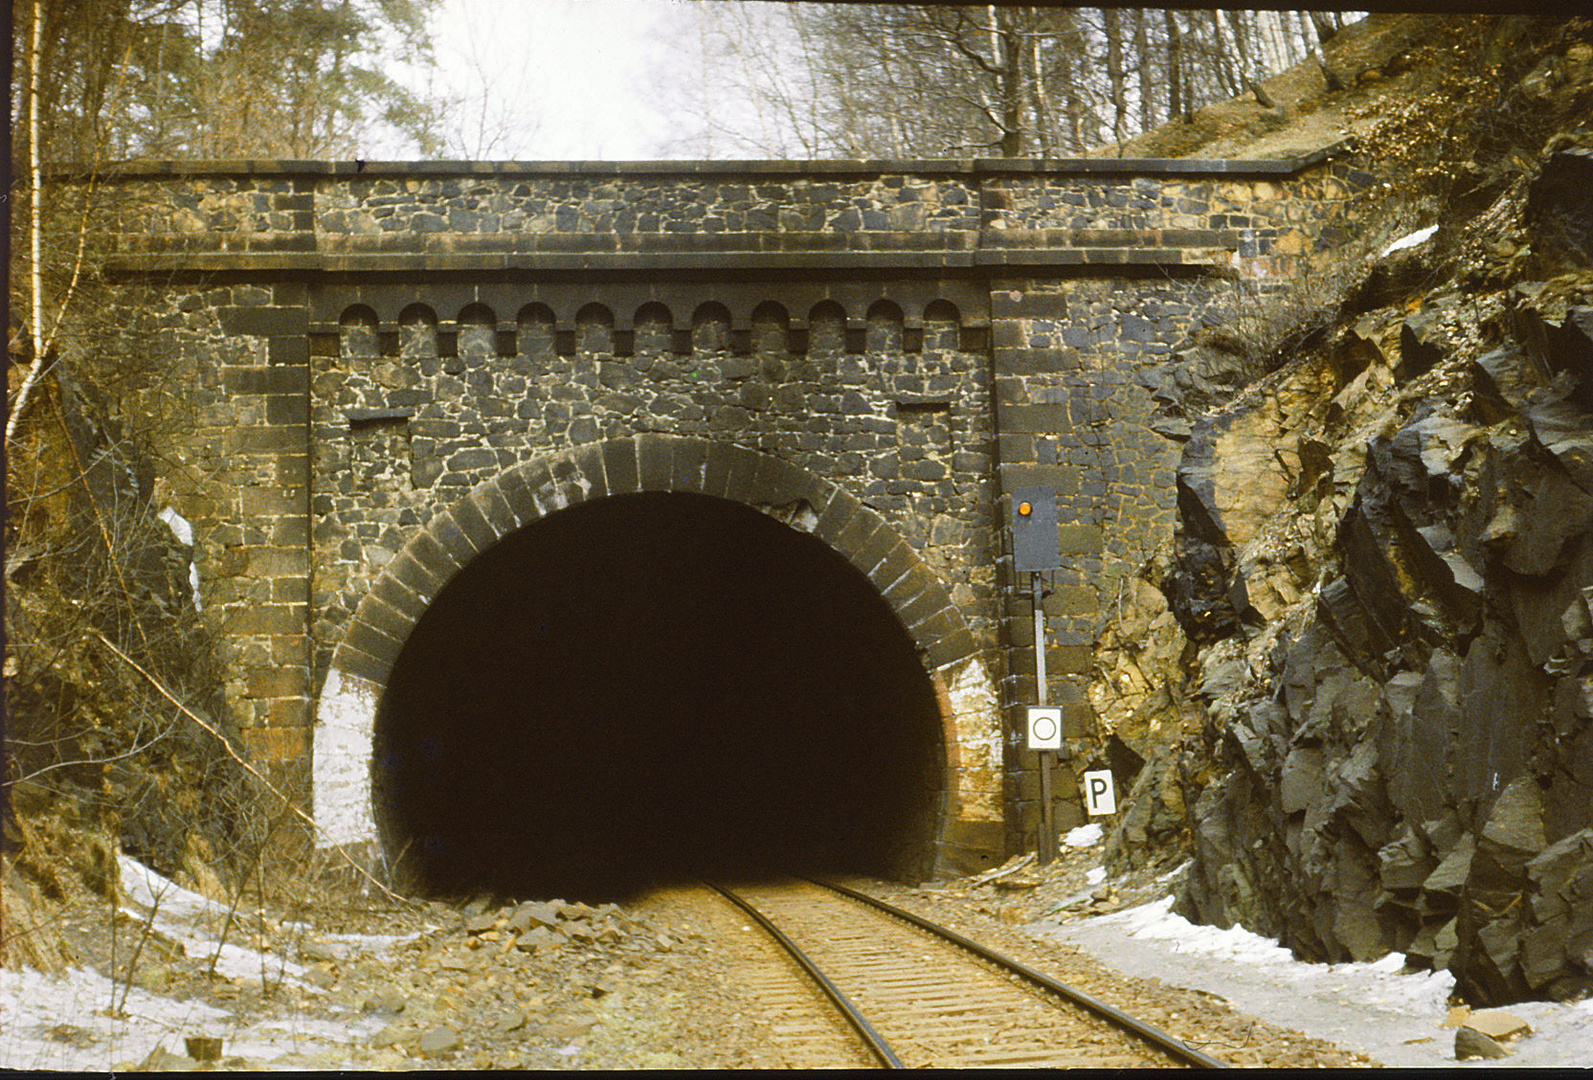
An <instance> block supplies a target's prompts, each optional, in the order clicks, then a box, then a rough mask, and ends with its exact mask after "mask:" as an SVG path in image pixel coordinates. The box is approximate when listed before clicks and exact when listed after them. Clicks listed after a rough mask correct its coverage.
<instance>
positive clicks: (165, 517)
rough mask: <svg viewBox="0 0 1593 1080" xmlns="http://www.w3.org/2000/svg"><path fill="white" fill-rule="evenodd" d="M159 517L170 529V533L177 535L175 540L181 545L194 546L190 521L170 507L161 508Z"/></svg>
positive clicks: (192, 528)
mask: <svg viewBox="0 0 1593 1080" xmlns="http://www.w3.org/2000/svg"><path fill="white" fill-rule="evenodd" d="M159 517H160V519H161V520H162V521H164V522H165V523H166V525H167V527H168V528H170V529H171V531H172V535H173V536H175V537H177V542H178V543H179V544H181V545H182V546H183V547H193V546H194V527H193V524H192V523H191V522H189V520H188V519H187V518H185V517H183V516H182V515H181V514H179V513H178V512H177V511H175V510H173V509H172V508H171V507H169V506H168V507H166V508H164V509H163V510H161V512H160V514H159Z"/></svg>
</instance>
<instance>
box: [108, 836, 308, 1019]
mask: <svg viewBox="0 0 1593 1080" xmlns="http://www.w3.org/2000/svg"><path fill="white" fill-rule="evenodd" d="M117 861H118V863H119V864H120V866H121V872H122V895H123V896H124V897H126V898H127V899H128V900H130V901H131V902H132V903H133V905H134V907H131V908H124V909H123V910H124V911H126V912H127V914H128V915H130V916H132V917H133V918H134V919H135V920H138V921H140V922H142V921H143V920H144V919H146V918H150V913H151V912H153V919H152V922H153V925H154V927H155V929H156V930H158V931H160V932H161V933H162V934H165V935H166V936H167V937H169V938H171V939H172V940H174V941H177V942H180V943H181V944H182V946H183V951H184V953H185V954H186V955H188V956H191V957H195V958H198V959H202V960H205V961H206V962H208V961H209V960H210V959H211V958H212V957H214V959H215V966H216V973H217V974H219V975H224V976H226V977H227V978H229V979H241V980H248V979H259V978H261V977H262V976H263V977H264V978H265V979H266V980H268V981H270V982H279V981H286V982H289V983H291V984H293V985H295V986H299V987H302V988H304V989H308V990H311V991H315V990H316V989H317V988H316V987H313V986H311V985H309V984H307V983H305V982H303V981H302V979H301V978H300V977H301V976H302V975H303V974H304V968H303V967H302V966H301V965H299V964H295V963H293V962H292V961H289V960H286V959H284V958H282V957H272V956H267V955H265V954H263V953H261V952H259V951H258V950H255V949H250V948H247V947H245V946H242V945H238V944H236V943H234V942H230V941H229V942H227V943H225V944H221V928H222V926H223V925H225V922H226V920H227V919H228V918H229V917H230V912H229V910H228V908H227V906H226V905H225V904H221V903H218V902H217V901H215V900H211V899H210V898H209V897H207V896H201V895H200V894H199V893H196V892H193V891H191V890H189V889H185V888H183V887H182V886H181V885H179V884H177V883H176V882H175V881H172V880H171V879H170V878H167V877H164V876H162V875H161V874H159V873H157V872H156V871H154V870H151V869H150V868H149V867H147V866H145V865H144V864H143V863H141V862H139V861H138V860H136V859H130V858H128V857H127V856H126V855H122V854H120V853H118V854H117ZM138 909H142V910H138Z"/></svg>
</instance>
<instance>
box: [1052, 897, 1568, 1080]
mask: <svg viewBox="0 0 1593 1080" xmlns="http://www.w3.org/2000/svg"><path fill="white" fill-rule="evenodd" d="M1172 903H1173V901H1172V898H1171V897H1165V898H1163V899H1161V900H1158V901H1155V902H1154V903H1150V904H1144V905H1142V906H1140V907H1137V908H1129V909H1128V910H1125V911H1119V912H1115V913H1113V914H1110V915H1102V916H1099V917H1097V918H1093V919H1088V920H1085V921H1082V922H1076V923H1069V924H1065V925H1044V924H1042V925H1044V928H1043V929H1041V930H1040V932H1041V933H1042V934H1043V935H1044V936H1046V937H1050V938H1055V939H1058V940H1061V941H1066V942H1070V943H1072V944H1074V945H1078V946H1081V947H1082V948H1084V949H1085V950H1086V951H1088V952H1090V953H1093V954H1094V955H1095V956H1097V957H1099V958H1100V959H1101V960H1103V961H1104V962H1105V963H1107V964H1109V965H1111V966H1113V967H1115V968H1117V969H1119V970H1121V971H1128V972H1132V973H1133V974H1135V975H1138V976H1142V977H1156V978H1159V979H1161V980H1162V981H1163V982H1167V983H1171V984H1173V985H1177V986H1184V987H1189V988H1191V989H1197V990H1204V991H1206V992H1208V993H1212V994H1216V995H1218V996H1219V997H1221V998H1223V999H1224V1000H1226V1001H1227V1002H1228V1003H1229V1004H1231V1005H1232V1006H1233V1007H1234V1008H1236V1009H1239V1010H1241V1011H1243V1012H1247V1013H1250V1014H1251V1015H1253V1016H1258V1017H1260V1018H1261V1019H1263V1020H1266V1021H1268V1022H1270V1023H1274V1024H1278V1025H1280V1026H1283V1027H1288V1028H1293V1029H1295V1030H1297V1031H1302V1032H1304V1033H1305V1034H1307V1035H1311V1036H1314V1037H1316V1038H1319V1039H1326V1040H1328V1041H1330V1042H1333V1043H1336V1044H1338V1045H1339V1046H1342V1047H1344V1048H1345V1049H1348V1050H1356V1051H1359V1052H1361V1053H1363V1054H1367V1055H1368V1056H1370V1057H1373V1058H1376V1059H1377V1060H1378V1061H1381V1062H1382V1063H1383V1064H1385V1065H1395V1066H1427V1067H1438V1066H1453V1065H1456V1064H1457V1062H1456V1061H1455V1033H1454V1031H1453V1030H1452V1029H1449V1028H1441V1027H1439V1025H1440V1024H1441V1023H1442V1022H1443V1021H1444V1019H1445V1018H1446V1017H1447V1016H1448V1011H1449V1006H1448V999H1449V995H1450V992H1451V991H1452V990H1453V989H1454V984H1455V980H1454V976H1452V975H1450V974H1449V973H1448V972H1446V971H1427V972H1415V973H1407V972H1404V971H1403V970H1402V969H1403V968H1404V957H1403V956H1402V955H1400V954H1399V953H1390V954H1389V955H1388V956H1385V957H1383V958H1382V959H1380V960H1375V961H1372V962H1370V963H1348V964H1309V963H1304V962H1302V961H1298V960H1296V959H1294V957H1293V956H1292V955H1291V954H1290V952H1289V950H1288V949H1285V948H1284V947H1283V946H1281V945H1279V944H1278V943H1277V942H1276V941H1273V940H1271V939H1270V938H1264V937H1261V936H1259V935H1257V934H1252V933H1251V932H1250V931H1248V930H1245V929H1243V928H1242V927H1237V926H1236V927H1232V928H1230V929H1227V930H1224V929H1221V928H1219V927H1215V926H1196V925H1194V924H1192V923H1190V922H1189V921H1188V920H1186V919H1184V918H1182V917H1180V916H1178V915H1175V914H1173V912H1172V910H1171V909H1172ZM1508 1011H1510V1012H1512V1013H1514V1014H1515V1015H1517V1016H1519V1017H1521V1018H1522V1019H1523V1020H1525V1021H1527V1023H1529V1024H1531V1025H1532V1028H1533V1031H1534V1032H1535V1034H1533V1035H1531V1036H1528V1037H1526V1038H1524V1039H1521V1040H1519V1041H1516V1042H1513V1043H1511V1044H1510V1046H1511V1050H1512V1051H1513V1052H1512V1054H1511V1056H1510V1057H1508V1058H1502V1059H1499V1060H1494V1061H1488V1062H1486V1063H1483V1062H1463V1063H1458V1064H1462V1065H1466V1066H1469V1065H1473V1064H1482V1065H1491V1066H1501V1065H1503V1066H1511V1067H1517V1066H1527V1067H1530V1066H1538V1067H1551V1066H1565V1065H1585V1064H1586V1063H1587V1062H1589V1061H1593V1001H1582V1002H1577V1003H1575V1004H1560V1003H1556V1002H1545V1001H1535V1002H1523V1003H1519V1004H1516V1005H1511V1006H1509V1007H1508ZM1210 1049H1211V1052H1212V1053H1214V1054H1216V1055H1217V1056H1218V1057H1221V1056H1222V1048H1221V1047H1220V1046H1214V1047H1211V1048H1210Z"/></svg>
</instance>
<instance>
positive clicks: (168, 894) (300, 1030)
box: [0, 856, 408, 1072]
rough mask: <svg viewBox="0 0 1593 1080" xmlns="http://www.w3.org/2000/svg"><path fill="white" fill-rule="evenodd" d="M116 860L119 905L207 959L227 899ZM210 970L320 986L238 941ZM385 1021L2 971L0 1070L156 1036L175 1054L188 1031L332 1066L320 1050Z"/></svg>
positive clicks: (360, 942)
mask: <svg viewBox="0 0 1593 1080" xmlns="http://www.w3.org/2000/svg"><path fill="white" fill-rule="evenodd" d="M121 868H122V895H123V896H124V897H125V898H126V900H127V905H126V906H125V907H124V909H123V910H124V911H126V912H127V913H128V914H130V915H131V916H133V918H134V919H135V920H136V921H137V922H138V923H143V922H144V920H145V919H147V918H149V914H150V912H151V910H153V911H154V919H153V925H154V927H155V929H157V930H159V931H160V932H161V933H162V934H164V935H166V936H168V937H170V938H172V939H174V940H176V941H179V942H181V943H182V945H183V948H184V951H185V953H186V955H188V956H189V957H197V958H200V959H203V960H206V961H208V959H209V958H210V957H211V956H214V955H216V954H217V946H218V942H219V936H218V935H219V932H220V928H221V926H222V925H223V922H224V920H225V918H226V916H227V908H226V906H225V905H222V904H218V903H216V902H215V901H212V900H210V899H208V898H206V897H204V896H201V895H199V894H198V893H194V892H191V891H189V890H187V889H184V888H182V887H181V886H179V885H177V884H176V883H175V882H172V881H170V880H168V879H166V878H164V877H162V876H161V875H159V874H157V873H155V871H153V870H150V869H149V868H148V867H145V866H143V865H141V864H140V863H138V862H135V861H134V860H132V859H129V858H127V857H126V856H122V857H121ZM284 929H292V928H291V927H285V928H284ZM234 933H237V931H236V930H235V931H234ZM335 938H336V945H335V946H334V947H335V948H336V949H337V950H338V951H339V952H342V951H343V950H347V951H349V952H353V951H365V952H381V951H384V950H386V949H388V948H391V947H392V946H393V945H395V944H398V943H400V942H402V941H405V940H408V937H407V936H405V937H398V936H395V935H371V936H369V937H366V936H362V935H358V934H338V935H335ZM130 947H131V942H130ZM216 971H217V972H218V973H220V974H222V975H225V976H227V977H228V978H231V979H233V980H234V981H236V982H240V983H241V982H254V981H257V980H259V979H261V978H262V975H263V977H264V978H265V979H266V980H267V981H268V982H269V983H271V984H273V985H275V984H277V983H278V982H280V981H283V980H285V981H287V982H288V983H290V984H294V985H298V986H300V987H302V988H304V989H306V990H308V991H310V992H318V991H316V990H315V988H314V987H312V986H309V985H308V984H305V983H303V982H302V981H301V980H300V979H298V978H297V976H299V975H302V974H303V972H304V969H303V967H302V966H301V965H299V964H295V963H292V962H291V961H288V960H286V959H284V958H283V957H282V956H281V955H280V954H279V953H276V954H274V953H261V952H259V951H256V950H254V949H251V948H248V947H246V946H244V945H239V944H233V943H229V944H228V945H227V946H225V948H223V949H222V950H221V952H220V955H219V957H218V959H217V962H216ZM124 993H125V995H126V997H125V1004H124V1001H123V994H124ZM115 1006H120V1007H121V1010H122V1011H121V1015H119V1016H118V1015H116V1014H115V1013H114V1012H113V1009H114V1007H115ZM384 1023H385V1021H382V1020H379V1019H377V1018H375V1017H352V1016H351V1017H348V1018H346V1019H340V1020H336V1021H331V1020H319V1019H312V1018H309V1017H304V1016H288V1017H286V1018H254V1019H247V1020H246V1019H243V1018H239V1017H237V1016H233V1015H231V1014H229V1013H227V1012H224V1011H222V1010H220V1009H216V1008H214V1007H212V1006H210V1005H206V1004H204V1003H203V1002H199V1001H181V1000H178V999H175V998H171V997H165V996H161V995H159V994H152V993H149V992H148V991H146V990H144V989H142V988H140V987H138V986H134V987H131V988H129V987H127V985H126V984H125V983H120V982H118V983H116V984H114V985H113V984H112V982H111V980H110V979H107V978H106V977H105V976H103V975H101V974H99V973H98V972H95V971H93V970H90V969H88V968H75V969H72V970H70V971H67V972H65V973H63V974H61V975H60V976H50V975H45V974H42V973H41V972H38V971H33V970H23V971H6V970H0V1070H12V1069H30V1070H36V1069H52V1070H61V1071H66V1072H89V1071H92V1072H106V1071H109V1070H111V1069H112V1067H113V1066H115V1065H117V1064H121V1063H123V1062H133V1063H135V1064H137V1063H139V1062H142V1061H144V1060H145V1059H146V1058H147V1057H148V1056H149V1055H150V1053H151V1052H152V1051H153V1050H154V1049H155V1047H157V1046H160V1045H164V1046H165V1048H166V1049H167V1050H168V1051H169V1052H171V1053H174V1054H177V1055H182V1054H183V1053H184V1044H183V1039H184V1038H185V1037H187V1036H212V1037H215V1036H219V1037H220V1038H221V1039H222V1040H223V1046H224V1050H223V1053H224V1054H225V1055H226V1056H227V1057H229V1058H232V1057H242V1058H246V1059H250V1060H252V1061H255V1062H269V1063H271V1066H272V1068H292V1067H294V1066H295V1064H297V1063H295V1062H294V1060H293V1058H292V1055H295V1054H314V1055H317V1056H316V1059H315V1064H316V1065H317V1066H324V1067H336V1066H335V1064H333V1063H332V1062H330V1061H329V1059H328V1057H327V1055H328V1054H330V1055H331V1056H332V1057H333V1058H335V1057H337V1055H338V1050H339V1048H341V1047H349V1046H351V1045H353V1044H356V1043H360V1044H363V1043H364V1042H365V1041H367V1040H368V1039H369V1038H370V1036H371V1035H372V1034H373V1033H374V1032H375V1031H376V1030H378V1029H380V1028H381V1027H382V1026H383V1024H384ZM351 1063H352V1058H350V1059H349V1062H348V1064H351ZM304 1067H308V1065H307V1064H306V1065H305V1066H304Z"/></svg>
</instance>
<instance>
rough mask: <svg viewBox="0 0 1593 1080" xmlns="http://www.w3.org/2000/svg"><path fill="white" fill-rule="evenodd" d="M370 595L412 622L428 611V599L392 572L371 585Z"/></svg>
mask: <svg viewBox="0 0 1593 1080" xmlns="http://www.w3.org/2000/svg"><path fill="white" fill-rule="evenodd" d="M389 565H391V564H389ZM370 595H371V596H374V597H376V598H377V599H379V600H380V601H381V602H382V603H384V604H386V605H387V606H388V607H389V608H391V609H393V610H394V611H396V612H398V613H399V614H400V615H403V616H404V617H405V618H407V619H409V620H410V621H411V622H414V621H415V620H417V619H419V618H420V617H421V615H423V614H424V613H425V611H426V601H425V600H423V599H421V598H420V596H418V595H417V594H416V593H415V591H414V590H413V589H411V588H409V587H408V586H407V585H405V584H404V583H403V582H402V581H400V580H399V579H398V578H397V577H396V576H394V575H393V574H392V573H391V572H388V573H384V574H383V575H382V576H381V577H379V578H377V579H376V583H375V584H373V585H372V586H371V591H370Z"/></svg>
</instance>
